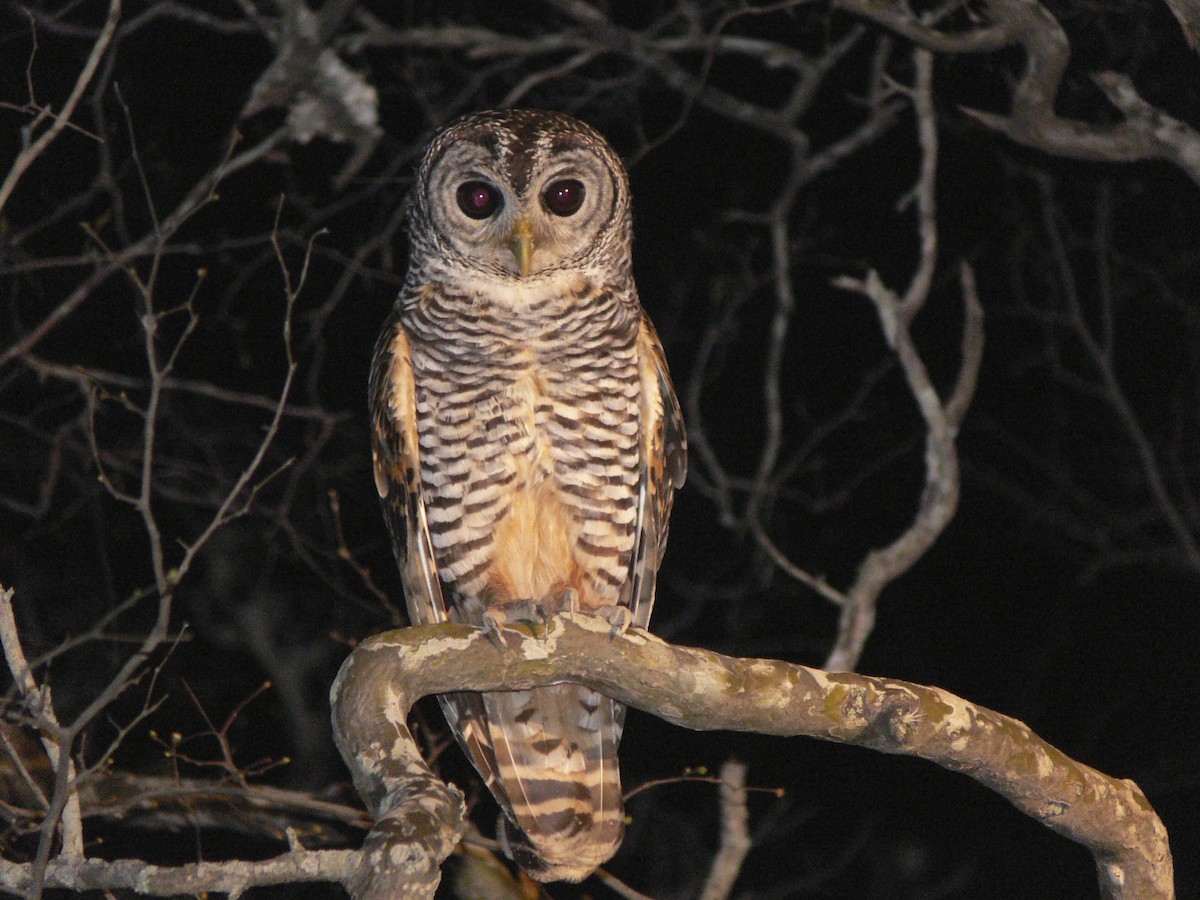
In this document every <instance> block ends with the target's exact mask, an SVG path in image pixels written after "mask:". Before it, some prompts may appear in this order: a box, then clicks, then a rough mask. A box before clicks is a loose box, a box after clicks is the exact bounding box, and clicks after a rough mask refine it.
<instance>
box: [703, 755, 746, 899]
mask: <svg viewBox="0 0 1200 900" xmlns="http://www.w3.org/2000/svg"><path fill="white" fill-rule="evenodd" d="M749 820H750V813H749V810H748V809H747V808H746V766H745V764H744V763H740V762H738V761H737V760H734V759H730V760H726V761H725V764H724V765H723V766H721V847H720V849H719V850H718V851H717V855H716V856H715V857H714V858H713V861H712V865H711V866H710V867H709V870H708V880H707V881H705V883H704V889H703V890H702V891H701V892H700V900H725V898H726V897H728V896H729V895H730V893H732V892H733V885H734V882H736V881H737V877H738V873H739V872H741V871H742V863H743V862H745V860H746V854H747V853H749V852H750V830H749V826H748V823H749Z"/></svg>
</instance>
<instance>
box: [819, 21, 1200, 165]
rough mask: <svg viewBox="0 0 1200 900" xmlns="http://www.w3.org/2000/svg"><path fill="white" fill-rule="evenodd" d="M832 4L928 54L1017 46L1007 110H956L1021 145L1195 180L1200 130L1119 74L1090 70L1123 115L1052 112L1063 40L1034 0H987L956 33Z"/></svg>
mask: <svg viewBox="0 0 1200 900" xmlns="http://www.w3.org/2000/svg"><path fill="white" fill-rule="evenodd" d="M837 6H839V7H840V8H841V9H844V10H846V11H848V12H852V13H854V14H855V15H858V16H862V17H864V18H868V19H871V20H872V21H874V22H876V23H878V24H880V25H882V26H883V27H885V28H888V29H890V30H892V31H894V32H896V33H897V34H900V35H902V36H903V37H906V38H908V39H909V40H911V41H913V42H914V43H915V44H917V45H918V46H921V47H925V48H926V49H928V50H931V51H933V52H935V53H991V52H995V51H997V50H999V49H1001V48H1003V47H1007V46H1012V45H1020V47H1021V48H1022V49H1023V50H1024V51H1025V69H1024V72H1023V73H1022V74H1021V77H1020V79H1019V81H1018V82H1017V85H1016V88H1015V89H1014V91H1013V99H1012V108H1011V110H1010V111H1009V113H1008V114H1007V115H1003V114H999V113H992V112H986V111H983V110H976V109H964V110H963V112H965V113H966V114H967V115H969V116H971V117H972V118H973V119H975V120H976V121H978V122H981V123H982V124H984V125H986V126H988V127H989V128H993V129H995V130H996V131H999V132H1001V133H1002V134H1005V135H1007V136H1008V137H1009V138H1011V139H1012V140H1014V141H1016V142H1017V143H1020V144H1024V145H1025V146H1027V147H1033V148H1035V149H1038V150H1043V151H1045V152H1047V153H1052V154H1055V155H1058V156H1068V157H1073V158H1075V159H1087V160H1096V161H1100V162H1133V161H1136V160H1149V159H1161V160H1165V161H1167V162H1170V163H1172V164H1174V165H1175V166H1177V167H1178V168H1179V169H1180V170H1181V171H1183V172H1184V173H1185V174H1186V175H1187V176H1188V177H1189V178H1191V179H1192V180H1193V181H1195V182H1196V183H1197V184H1200V133H1198V132H1196V130H1195V129H1193V128H1191V127H1190V126H1188V125H1186V124H1184V123H1183V122H1180V121H1179V120H1177V119H1174V118H1172V117H1171V116H1168V115H1167V114H1166V113H1164V112H1162V111H1161V110H1159V109H1157V108H1155V107H1154V106H1152V105H1151V104H1149V103H1147V102H1146V101H1145V100H1143V99H1142V98H1141V97H1140V96H1138V94H1137V91H1136V90H1135V89H1134V87H1133V83H1132V82H1131V81H1130V80H1129V78H1128V77H1127V76H1125V75H1122V74H1120V73H1115V72H1103V73H1100V74H1098V75H1096V76H1095V80H1096V83H1097V84H1099V85H1100V87H1101V89H1102V90H1103V91H1104V92H1105V94H1106V95H1107V96H1108V98H1109V100H1110V101H1111V102H1112V103H1113V105H1114V106H1116V107H1117V108H1118V109H1120V110H1121V111H1122V112H1123V113H1125V116H1126V118H1125V121H1123V122H1120V123H1118V124H1116V125H1095V124H1092V123H1089V122H1084V121H1081V120H1078V119H1066V118H1062V117H1061V116H1059V115H1058V114H1057V113H1056V112H1055V108H1054V107H1055V101H1056V98H1057V96H1058V92H1059V88H1060V86H1061V83H1062V78H1063V74H1064V73H1065V72H1066V69H1067V63H1068V62H1069V60H1070V56H1071V44H1070V41H1069V40H1068V39H1067V35H1066V32H1064V31H1063V28H1062V26H1061V25H1060V24H1059V22H1058V20H1057V19H1055V18H1054V16H1053V15H1052V14H1051V13H1050V11H1049V10H1048V9H1046V7H1045V6H1044V5H1042V4H1041V3H1039V2H1036V0H987V2H986V3H984V4H982V12H983V16H984V17H985V18H986V19H987V20H989V21H988V24H986V25H984V26H981V27H979V28H976V29H973V30H970V31H964V32H960V33H946V32H943V31H939V30H938V29H936V28H934V27H932V26H930V25H928V24H926V23H924V22H922V21H921V20H920V19H919V18H918V17H917V16H916V15H915V14H913V13H912V12H909V11H908V10H907V9H906V8H905V7H902V6H900V5H898V4H889V3H880V2H875V0H838V3H837Z"/></svg>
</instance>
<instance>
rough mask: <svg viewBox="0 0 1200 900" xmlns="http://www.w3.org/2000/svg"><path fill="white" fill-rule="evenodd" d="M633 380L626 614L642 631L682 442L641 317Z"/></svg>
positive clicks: (667, 383)
mask: <svg viewBox="0 0 1200 900" xmlns="http://www.w3.org/2000/svg"><path fill="white" fill-rule="evenodd" d="M638 374H639V377H640V378H641V383H642V384H641V441H642V446H641V477H640V479H639V481H638V504H637V519H636V532H635V535H636V537H635V543H634V552H633V559H632V561H631V562H630V567H629V610H630V612H631V614H632V624H633V625H634V626H636V627H638V628H645V627H646V626H647V625H648V624H649V622H650V612H651V609H652V608H653V607H654V585H655V581H656V580H657V577H658V568H659V566H660V565H661V563H662V558H663V553H664V552H665V551H666V548H667V530H668V525H669V522H670V516H671V505H672V503H673V502H674V500H675V490H676V489H677V488H680V487H682V486H683V482H684V479H685V478H686V476H687V438H686V435H685V433H684V429H683V415H682V413H680V411H679V400H678V399H677V398H676V396H675V389H674V387H673V386H672V385H671V376H670V374H668V372H667V362H666V357H665V355H664V354H663V348H662V344H661V343H660V342H659V340H658V335H657V334H655V332H654V326H653V325H651V324H650V320H649V318H648V317H646V316H644V315H643V316H642V323H641V329H640V331H639V333H638Z"/></svg>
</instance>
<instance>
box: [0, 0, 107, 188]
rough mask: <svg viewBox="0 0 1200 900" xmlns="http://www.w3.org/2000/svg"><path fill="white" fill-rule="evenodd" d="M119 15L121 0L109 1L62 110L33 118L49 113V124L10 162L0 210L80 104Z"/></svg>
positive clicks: (33, 124)
mask: <svg viewBox="0 0 1200 900" xmlns="http://www.w3.org/2000/svg"><path fill="white" fill-rule="evenodd" d="M120 18H121V0H111V3H110V4H109V7H108V17H107V18H106V19H105V20H104V27H103V28H102V29H101V31H100V35H99V37H97V38H96V42H95V43H94V44H92V52H91V53H89V54H88V58H87V60H86V61H85V62H84V64H83V69H82V70H80V72H79V77H78V78H76V79H75V86H74V87H73V88H72V89H71V93H70V94H69V95H68V96H67V99H66V102H64V103H63V108H62V110H61V111H60V112H59V113H58V114H56V115H52V114H51V113H50V111H49V110H43V111H42V113H41V114H40V115H39V116H38V118H37V119H35V120H34V121H33V123H32V125H30V126H29V128H30V129H32V128H33V127H34V126H36V125H37V124H38V122H39V121H40V120H41V119H42V118H43V117H45V116H50V118H51V120H52V121H51V122H50V127H49V128H47V129H46V130H45V131H43V132H42V133H41V134H40V135H38V137H37V139H36V140H35V141H34V142H33V143H32V144H30V145H29V146H27V147H26V148H25V149H24V150H22V151H21V152H20V153H19V154H17V158H16V160H14V161H13V164H12V168H11V169H9V171H8V175H7V176H6V177H5V179H4V182H3V183H2V184H0V210H3V209H4V206H5V204H6V203H8V198H9V197H10V196H12V192H13V190H14V189H15V188H16V186H17V182H18V181H20V180H21V176H22V175H24V174H25V171H26V170H27V169H28V168H29V167H30V166H31V165H33V161H34V160H36V159H37V158H38V157H39V156H41V155H42V153H43V152H44V151H45V149H46V148H47V147H48V146H50V142H51V141H53V140H54V139H55V138H56V137H58V135H59V134H60V133H61V132H62V130H63V129H64V128H66V127H67V123H69V122H70V121H71V116H72V115H73V114H74V113H75V107H77V106H78V105H79V101H80V100H82V99H83V94H84V92H85V91H86V90H87V87H88V85H89V84H91V81H92V76H93V75H95V74H96V69H97V68H98V67H99V66H100V60H101V58H102V57H103V56H104V52H105V51H106V50H107V49H108V45H109V44H110V43H111V42H112V38H113V35H114V34H115V33H116V30H117V21H118V20H119V19H120Z"/></svg>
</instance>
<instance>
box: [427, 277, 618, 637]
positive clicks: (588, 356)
mask: <svg viewBox="0 0 1200 900" xmlns="http://www.w3.org/2000/svg"><path fill="white" fill-rule="evenodd" d="M526 290H527V289H526ZM507 299H510V298H500V302H497V297H496V296H495V294H494V292H493V293H492V294H490V295H489V296H488V297H487V298H486V299H485V298H483V297H481V296H478V295H471V294H469V293H463V294H457V293H454V292H451V291H449V290H441V291H438V292H429V293H426V295H425V302H423V303H421V304H418V305H416V306H414V307H413V308H412V309H411V310H410V315H409V316H408V319H409V321H408V322H407V324H408V327H409V330H410V333H411V335H412V340H413V343H412V355H413V368H414V374H415V376H416V379H415V380H416V384H417V391H416V407H417V410H416V411H417V428H418V435H419V444H420V458H421V478H422V482H423V486H424V494H425V503H426V509H427V513H428V520H429V529H430V537H431V540H432V542H433V545H434V549H435V551H436V552H437V555H438V560H439V570H440V575H441V578H442V580H443V582H444V583H445V584H446V585H448V586H449V587H450V588H451V589H452V590H453V592H454V593H455V594H456V595H457V599H458V602H457V603H455V604H454V606H455V608H456V609H458V610H459V611H460V612H461V614H462V615H463V616H464V617H465V618H467V619H468V620H471V621H478V620H479V619H480V618H481V617H482V613H483V610H484V609H485V608H486V607H488V606H492V605H495V604H504V603H509V602H513V601H516V600H522V599H532V600H535V601H538V602H539V603H541V604H542V605H543V606H544V607H545V608H546V610H547V612H554V611H556V610H557V609H558V608H559V607H560V605H561V603H562V601H563V598H564V597H565V596H566V593H567V591H569V590H573V591H575V592H577V596H578V600H579V602H580V604H581V606H582V607H583V608H585V609H588V608H593V609H594V608H597V607H601V606H610V605H614V604H617V603H619V602H621V601H622V599H626V600H627V599H628V598H623V597H622V589H623V588H625V587H626V585H627V584H628V581H629V578H628V575H629V566H630V560H631V557H632V554H633V542H634V529H635V521H634V520H635V509H636V498H637V491H638V481H639V458H638V448H639V444H638V439H639V404H638V397H639V388H640V385H639V381H638V371H637V359H636V338H637V319H636V316H635V315H632V314H630V312H629V311H628V309H627V304H625V303H622V302H621V301H620V300H619V299H618V297H617V295H616V294H614V293H613V292H610V291H605V290H602V289H598V288H595V287H593V286H592V285H591V284H589V283H587V282H583V283H577V284H575V286H574V287H573V289H571V290H570V291H565V292H564V291H561V290H558V291H555V292H553V293H551V294H549V295H546V294H543V295H542V296H537V295H534V296H532V297H530V296H522V297H520V298H516V299H517V300H519V303H513V304H511V305H510V304H509V303H507V302H504V301H505V300H507ZM434 301H436V302H434Z"/></svg>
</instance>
